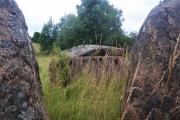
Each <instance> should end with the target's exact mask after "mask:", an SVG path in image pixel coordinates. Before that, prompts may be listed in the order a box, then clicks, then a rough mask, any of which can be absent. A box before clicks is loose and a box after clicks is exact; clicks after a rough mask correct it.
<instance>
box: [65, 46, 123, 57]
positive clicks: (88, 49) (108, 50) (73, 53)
mask: <svg viewBox="0 0 180 120" xmlns="http://www.w3.org/2000/svg"><path fill="white" fill-rule="evenodd" d="M123 52H124V51H123V49H121V48H116V47H110V46H101V45H79V46H77V47H73V48H71V49H69V50H67V53H68V54H69V56H70V57H71V58H73V57H78V56H105V55H106V54H108V55H112V54H114V55H113V56H115V54H116V55H118V56H120V55H123Z"/></svg>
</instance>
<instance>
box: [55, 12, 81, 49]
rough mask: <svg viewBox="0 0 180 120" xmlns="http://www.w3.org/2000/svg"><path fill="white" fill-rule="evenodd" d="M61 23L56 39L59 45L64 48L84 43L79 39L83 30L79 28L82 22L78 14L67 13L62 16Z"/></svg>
mask: <svg viewBox="0 0 180 120" xmlns="http://www.w3.org/2000/svg"><path fill="white" fill-rule="evenodd" d="M62 20H63V21H62ZM59 25H60V26H61V27H60V33H59V35H58V37H57V41H56V45H57V46H59V47H60V48H61V49H62V50H64V49H67V48H71V47H72V46H75V45H79V44H82V43H80V41H81V40H80V39H79V38H80V36H79V35H80V34H79V33H80V32H81V31H82V30H80V29H79V28H81V24H80V21H79V20H78V17H77V16H75V15H74V14H68V15H65V16H64V17H62V18H61V20H60V22H59Z"/></svg>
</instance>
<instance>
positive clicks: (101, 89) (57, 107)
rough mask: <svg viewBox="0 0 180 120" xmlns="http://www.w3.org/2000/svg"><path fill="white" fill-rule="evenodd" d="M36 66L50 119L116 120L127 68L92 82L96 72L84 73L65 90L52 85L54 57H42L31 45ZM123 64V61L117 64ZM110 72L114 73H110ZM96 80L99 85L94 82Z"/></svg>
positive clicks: (118, 114) (37, 48)
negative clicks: (106, 79) (51, 76)
mask: <svg viewBox="0 0 180 120" xmlns="http://www.w3.org/2000/svg"><path fill="white" fill-rule="evenodd" d="M33 47H34V49H35V53H36V59H37V61H38V64H39V71H40V78H41V83H42V89H43V93H44V100H45V105H46V108H47V111H48V113H49V116H50V119H51V120H118V119H119V116H120V107H121V101H122V99H123V94H124V89H125V84H126V80H127V68H126V67H124V68H123V69H121V70H120V72H118V73H115V72H114V74H112V75H113V77H110V79H109V82H108V84H107V83H106V82H105V80H104V79H105V78H104V77H103V75H102V77H100V78H99V80H95V77H94V75H95V74H97V73H95V71H91V72H89V71H83V72H82V73H81V74H79V75H78V76H77V77H74V78H73V82H71V83H70V84H69V85H67V86H66V87H62V86H60V85H56V84H51V82H50V80H49V70H48V68H49V63H50V61H51V60H52V58H53V57H55V56H54V55H41V54H40V51H39V48H40V47H39V45H38V44H35V43H33ZM120 62H123V61H120ZM112 72H113V71H112ZM97 81H98V82H97Z"/></svg>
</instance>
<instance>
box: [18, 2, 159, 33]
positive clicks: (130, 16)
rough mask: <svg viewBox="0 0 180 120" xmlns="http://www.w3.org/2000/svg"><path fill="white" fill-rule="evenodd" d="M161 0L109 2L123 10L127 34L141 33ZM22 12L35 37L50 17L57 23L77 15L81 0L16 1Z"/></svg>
mask: <svg viewBox="0 0 180 120" xmlns="http://www.w3.org/2000/svg"><path fill="white" fill-rule="evenodd" d="M159 1H160V0H109V2H110V4H113V5H114V6H115V7H116V8H118V9H122V10H123V18H124V19H125V21H124V22H123V29H124V31H126V32H128V33H129V32H133V31H137V32H138V31H139V29H140V27H141V25H142V24H143V22H144V20H145V18H146V17H147V15H148V13H149V12H150V11H151V9H152V8H154V7H155V6H156V5H158V3H159ZM16 2H17V4H18V5H19V7H20V9H21V10H22V12H23V14H24V16H25V19H26V23H27V25H28V32H29V34H30V36H33V33H34V32H35V31H38V32H41V30H42V26H43V25H44V23H47V21H48V20H49V18H50V17H52V18H53V20H54V22H55V23H57V22H58V21H59V19H60V18H61V17H62V16H64V15H65V14H68V13H76V5H77V4H80V3H81V0H16Z"/></svg>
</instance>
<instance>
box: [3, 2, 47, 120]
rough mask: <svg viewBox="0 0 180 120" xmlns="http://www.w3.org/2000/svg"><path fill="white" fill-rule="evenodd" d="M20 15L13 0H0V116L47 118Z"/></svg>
mask: <svg viewBox="0 0 180 120" xmlns="http://www.w3.org/2000/svg"><path fill="white" fill-rule="evenodd" d="M38 70H39V68H38V64H37V61H36V59H35V57H34V53H33V49H32V45H31V40H30V38H29V35H28V33H27V26H26V23H25V19H24V16H23V14H22V12H21V10H20V9H19V8H18V5H17V4H16V2H15V1H14V0H0V119H1V120H47V119H48V117H47V114H46V112H45V107H44V102H43V93H42V88H41V82H40V78H39V72H38Z"/></svg>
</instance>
